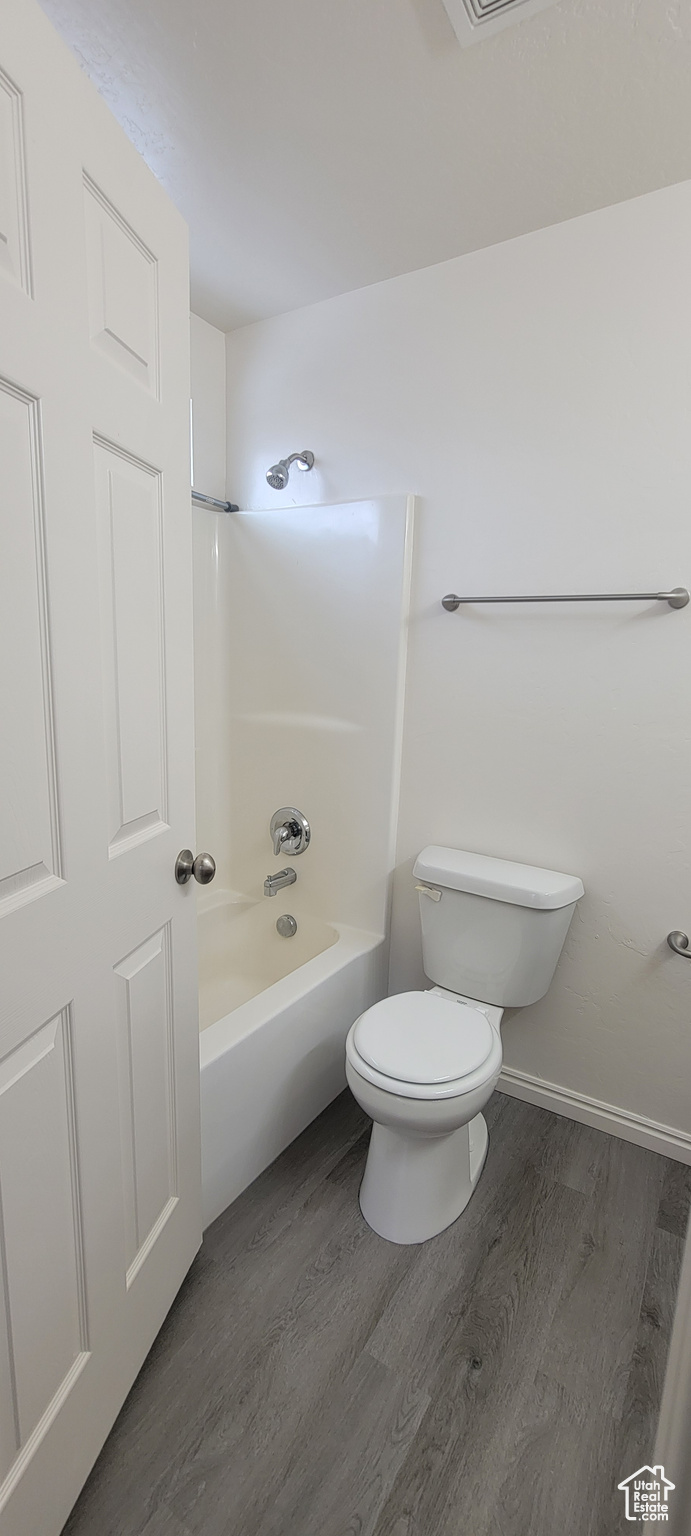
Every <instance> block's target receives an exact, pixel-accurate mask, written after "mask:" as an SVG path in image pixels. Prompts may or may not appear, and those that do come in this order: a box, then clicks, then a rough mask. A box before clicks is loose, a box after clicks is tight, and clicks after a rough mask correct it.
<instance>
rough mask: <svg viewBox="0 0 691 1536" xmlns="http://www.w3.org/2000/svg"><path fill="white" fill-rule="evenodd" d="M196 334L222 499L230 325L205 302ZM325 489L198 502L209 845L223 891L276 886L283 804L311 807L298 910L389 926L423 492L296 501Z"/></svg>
mask: <svg viewBox="0 0 691 1536" xmlns="http://www.w3.org/2000/svg"><path fill="white" fill-rule="evenodd" d="M191 339H192V347H191V353H192V422H193V457H194V481H195V486H196V488H197V489H198V490H201V491H204V492H205V493H207V494H209V495H212V496H219V497H225V496H226V472H225V448H226V403H225V338H224V336H223V334H222V332H221V331H218V330H216V329H215V327H213V326H211V325H208V324H207V323H206V321H204V320H200V319H199V318H198V316H196V315H193V316H192V331H191ZM274 457H275V455H274ZM268 462H269V461H267V464H266V465H265V466H264V469H266V468H267V467H268ZM271 462H273V460H272V461H271ZM228 487H229V495H230V493H231V492H232V493H233V494H232V496H231V499H235V496H234V483H233V480H232V477H231V479H230V480H229V482H228ZM313 490H314V487H313V484H312V476H311V475H310V476H309V477H303V476H302V475H301V474H299V473H298V472H297V471H294V475H293V480H292V481H291V495H290V496H289V497H288V498H286V497H283V496H281V497H277V496H276V495H275V493H274V496H273V505H272V507H271V510H264V511H262V510H259V511H258V512H255V513H252V512H248V511H246V510H243V511H241V512H239V513H233V514H231V515H228V514H227V513H217V512H213V511H211V510H210V509H207V508H195V509H194V511H193V534H194V544H193V549H194V607H195V690H196V700H195V714H196V721H195V726H196V749H197V750H196V773H197V847H198V849H201V848H205V849H208V850H209V852H211V853H213V855H214V857H215V859H216V864H217V876H216V880H215V882H214V885H213V887H212V890H211V891H210V892H209V893H208V897H209V898H210V899H211V900H212V901H215V900H216V899H217V898H218V896H219V894H220V892H221V890H222V889H224V888H225V889H226V890H231V891H234V892H236V893H240V894H242V895H243V896H244V897H249V898H250V899H251V900H261V899H263V882H264V877H265V875H267V874H268V873H269V872H271V871H273V870H275V869H277V868H278V867H279V865H278V864H277V863H276V860H275V858H274V856H273V851H272V848H271V842H270V838H269V830H268V827H269V819H270V817H271V815H272V813H273V811H275V810H278V808H279V807H280V806H283V805H296V806H297V807H298V809H300V810H302V811H303V812H304V814H305V815H306V816H307V817H308V819H309V821H310V824H311V827H312V834H313V837H312V843H311V845H310V848H309V850H308V852H307V854H306V856H305V857H304V858H300V860H299V862H298V863H297V864H296V865H295V866H294V867H295V868H296V869H297V872H298V880H299V898H300V901H299V905H300V907H301V909H302V910H306V911H308V912H311V913H313V914H317V915H319V916H324V917H328V918H330V919H331V920H332V921H338V922H341V923H349V924H352V925H354V926H355V927H360V928H364V929H367V930H368V931H370V932H376V933H383V932H384V931H385V928H386V925H387V907H388V898H389V885H390V880H389V876H390V870H391V865H392V861H393V853H392V848H393V843H394V841H395V811H396V809H397V804H398V801H397V795H398V776H399V771H400V739H401V729H402V712H403V698H402V681H403V674H404V664H405V628H404V626H405V623H406V619H407V605H408V600H409V586H410V546H411V539H412V506H411V507H410V508H408V507H407V505H406V501H407V499H406V497H403V496H393V497H387V498H380V499H379V500H377V501H371V500H370V501H366V502H358V503H354V504H353V503H351V504H350V505H348V506H342V505H340V506H333V507H328V508H324V507H320V508H315V507H307V508H304V507H296V506H295V500H296V497H295V494H294V493H295V491H298V492H299V493H301V498H300V499H301V500H302V501H304V500H306V499H307V496H308V495H309V492H310V491H313ZM358 597H359V598H360V600H361V602H362V604H363V605H364V606H363V610H362V611H361V613H360V614H358V611H357V601H358ZM344 641H345V642H346V643H345V645H344ZM392 811H393V812H394V818H393V824H392ZM286 862H292V861H290V860H288V861H286V859H285V858H284V859H283V863H286ZM295 899H296V898H293V902H292V906H295ZM288 905H289V906H291V903H288ZM291 909H292V908H291ZM281 910H283V909H282V908H281ZM296 910H297V908H296ZM276 915H278V911H277V914H276Z"/></svg>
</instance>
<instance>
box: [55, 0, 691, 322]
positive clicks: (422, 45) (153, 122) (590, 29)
mask: <svg viewBox="0 0 691 1536" xmlns="http://www.w3.org/2000/svg"><path fill="white" fill-rule="evenodd" d="M41 3H42V6H43V9H44V10H45V11H46V13H47V15H48V16H49V17H50V19H51V20H52V21H53V23H54V24H55V26H56V27H57V28H58V30H59V31H60V32H61V33H62V35H63V37H64V38H65V39H66V41H67V42H68V43H69V44H70V46H71V48H72V49H73V50H74V52H75V54H76V55H77V57H78V58H79V60H80V61H81V63H82V64H83V66H84V68H85V69H86V71H87V73H88V74H89V75H90V76H91V79H92V80H93V81H94V83H95V84H96V86H97V87H98V89H99V91H100V92H101V94H102V95H103V96H104V97H105V99H106V101H107V102H108V103H109V105H110V107H111V108H112V110H113V112H114V113H115V116H116V117H117V118H118V119H119V121H120V122H121V123H122V125H123V127H124V128H125V129H126V131H127V133H128V134H129V136H130V138H131V139H132V140H133V142H134V143H135V144H136V145H137V147H138V149H139V150H140V151H141V153H142V155H143V156H144V158H145V160H147V161H148V164H149V165H150V166H151V168H152V170H153V171H154V172H155V174H156V175H157V177H158V178H159V180H160V181H161V182H162V183H163V185H164V186H165V187H166V189H167V190H168V192H169V193H170V195H171V197H172V198H173V200H174V202H175V203H176V204H177V206H178V207H179V208H180V209H181V211H182V213H183V214H184V215H185V218H186V219H187V221H188V223H189V226H190V236H191V257H192V307H193V309H194V310H196V312H197V313H198V314H200V315H202V316H204V317H205V318H206V319H207V320H210V321H211V322H212V323H213V324H214V325H217V326H220V327H221V328H222V329H223V330H230V329H232V328H233V327H235V326H238V325H242V324H245V323H247V322H248V321H251V320H255V319H259V318H262V317H265V316H268V315H272V314H277V313H280V312H282V311H285V310H289V309H296V308H298V307H300V306H301V305H303V304H309V303H314V302H315V301H317V300H319V299H325V298H330V297H332V296H333V295H335V294H338V293H343V292H347V291H348V290H350V289H354V288H360V287H363V286H365V285H366V284H369V283H375V282H378V281H380V280H381V279H383V278H388V277H393V276H395V275H397V274H399V273H402V272H409V271H413V270H415V269H416V268H418V267H425V266H429V265H431V264H433V263H434V262H439V261H444V260H446V259H447V258H448V257H451V256H458V255H461V254H462V253H463V252H466V251H471V250H476V249H478V248H479V247H481V246H485V245H491V244H493V243H494V242H496V241H499V240H506V239H509V238H510V237H511V236H513V235H519V234H523V233H525V232H527V231H528V230H532V229H538V228H541V227H543V226H545V225H547V224H553V223H556V222H558V221H559V220H561V219H568V218H571V217H573V216H575V215H577V214H580V213H584V212H587V211H589V210H591V209H593V208H599V207H603V206H605V205H607V204H609V203H615V202H619V201H621V200H623V199H624V198H628V197H634V196H636V195H637V194H639V193H642V192H648V191H651V190H653V189H654V188H657V187H661V186H666V185H668V184H670V183H672V182H675V181H681V180H685V179H686V178H688V177H691V0H559V3H558V4H556V5H554V6H553V7H552V8H549V9H547V10H544V11H542V12H540V13H539V14H537V15H531V16H529V17H528V18H527V19H524V20H521V21H519V22H517V23H516V24H514V25H513V26H511V27H508V28H507V29H506V30H505V31H502V32H501V33H499V34H498V35H497V36H493V37H490V38H487V39H485V40H482V41H480V42H478V43H476V44H473V46H471V47H469V48H461V47H459V44H458V42H457V40H456V37H455V35H454V32H453V30H452V27H451V23H450V21H449V19H448V16H447V14H446V11H445V10H444V7H443V5H442V0H290V3H287V0H41Z"/></svg>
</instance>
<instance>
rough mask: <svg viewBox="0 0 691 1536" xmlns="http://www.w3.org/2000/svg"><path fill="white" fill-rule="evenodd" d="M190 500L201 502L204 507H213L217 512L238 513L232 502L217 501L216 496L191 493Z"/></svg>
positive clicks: (197, 492) (238, 509) (199, 492)
mask: <svg viewBox="0 0 691 1536" xmlns="http://www.w3.org/2000/svg"><path fill="white" fill-rule="evenodd" d="M192 500H193V501H201V502H202V503H203V505H204V506H205V507H215V508H216V511H217V512H239V511H240V508H239V507H238V506H236V504H235V502H234V501H219V500H218V497H217V496H205V495H204V494H203V492H202V491H194V490H193V491H192Z"/></svg>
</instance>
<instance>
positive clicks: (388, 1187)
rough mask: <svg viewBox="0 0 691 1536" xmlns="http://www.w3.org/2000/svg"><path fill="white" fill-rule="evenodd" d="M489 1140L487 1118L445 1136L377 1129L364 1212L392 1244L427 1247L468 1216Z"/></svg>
mask: <svg viewBox="0 0 691 1536" xmlns="http://www.w3.org/2000/svg"><path fill="white" fill-rule="evenodd" d="M488 1145H489V1135H488V1131H487V1125H486V1123H485V1118H484V1115H475V1118H474V1119H473V1120H470V1121H469V1122H468V1124H466V1125H462V1126H460V1128H459V1129H458V1130H457V1131H451V1132H450V1133H449V1134H447V1135H445V1136H409V1135H402V1134H401V1132H400V1131H397V1130H394V1129H393V1128H392V1127H391V1126H388V1125H378V1124H377V1123H376V1122H375V1124H374V1125H373V1126H372V1138H371V1141H370V1145H369V1152H368V1154H367V1166H366V1168H365V1173H364V1177H363V1180H362V1184H361V1185H360V1210H361V1211H362V1214H363V1216H364V1218H365V1221H366V1222H367V1225H368V1226H370V1227H371V1228H372V1231H373V1232H376V1233H378V1235H379V1237H385V1238H386V1240H387V1242H389V1243H424V1242H426V1241H427V1239H428V1238H430V1237H436V1236H437V1233H439V1232H443V1231H444V1229H445V1228H446V1227H450V1226H451V1223H452V1222H453V1221H456V1220H457V1218H458V1217H459V1216H460V1214H461V1211H464V1210H465V1208H466V1206H467V1204H468V1201H469V1199H470V1196H471V1195H472V1193H473V1190H474V1188H475V1185H476V1184H477V1181H478V1179H479V1177H480V1174H481V1173H482V1169H483V1166H484V1162H485V1158H486V1156H487V1147H488Z"/></svg>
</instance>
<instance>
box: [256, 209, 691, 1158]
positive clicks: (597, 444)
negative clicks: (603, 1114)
mask: <svg viewBox="0 0 691 1536" xmlns="http://www.w3.org/2000/svg"><path fill="white" fill-rule="evenodd" d="M690 258H691V186H690V185H689V184H684V185H681V186H678V187H674V188H671V189H667V190H665V191H661V192H657V193H653V194H651V195H649V196H646V197H643V198H640V199H637V200H636V201H633V202H630V203H625V204H620V205H618V206H617V207H614V208H609V209H605V210H604V211H602V212H598V213H595V214H590V215H587V216H585V217H583V218H580V219H576V220H574V221H572V222H570V223H567V224H562V225H558V226H556V227H552V228H549V229H546V230H541V231H539V232H538V233H536V234H532V235H528V236H525V237H523V238H521V239H518V240H515V241H512V242H509V243H506V244H503V245H499V246H494V247H492V248H490V249H488V250H484V251H480V252H476V253H474V254H472V255H469V256H465V257H462V258H459V259H458V260H455V261H451V262H448V263H445V264H443V265H441V266H436V267H432V268H428V269H426V270H424V271H420V272H416V273H412V274H409V275H407V276H405V277H402V278H398V279H394V280H392V281H390V282H386V283H383V284H380V285H377V286H375V287H371V288H367V289H363V290H360V291H358V292H356V293H351V294H348V295H345V296H343V297H341V298H338V299H334V300H331V301H328V302H326V303H323V304H320V305H315V306H313V307H310V308H308V309H304V310H302V311H299V312H296V313H293V314H289V315H286V316H283V317H281V318H279V319H276V320H272V321H266V322H264V323H261V324H258V325H256V326H252V327H247V328H246V329H244V330H241V331H237V332H235V333H233V334H232V335H231V336H230V337H229V338H228V346H227V356H228V410H229V416H228V423H229V426H228V464H229V472H230V479H229V483H231V484H232V487H233V494H234V496H235V497H236V498H237V499H239V500H242V501H243V502H244V504H246V505H252V506H255V507H262V506H272V505H275V501H276V493H274V492H271V491H270V490H269V488H268V487H267V485H266V483H265V480H264V471H265V468H266V466H267V464H269V463H271V462H272V461H273V460H274V459H275V458H276V457H277V456H278V455H283V454H285V453H287V452H288V451H291V450H293V449H300V448H303V447H309V448H312V449H313V450H314V452H315V454H316V455H317V459H318V465H319V467H318V471H316V470H315V472H314V481H313V482H312V497H313V499H315V500H317V499H319V500H322V499H323V500H324V501H333V500H340V499H351V498H352V499H355V498H361V497H373V496H379V495H382V494H384V493H390V492H415V493H418V494H419V496H420V497H421V498H422V502H421V513H420V516H419V518H418V533H417V537H416V544H417V557H416V564H415V572H414V599H413V604H414V605H413V615H412V621H411V629H410V655H409V670H408V692H407V706H406V730H405V744H404V767H403V785H402V803H401V814H400V826H399V853H398V864H399V867H398V873H397V883H396V895H395V905H394V919H393V959H392V987H393V989H394V990H399V989H401V988H405V987H410V986H418V985H422V984H423V976H422V971H421V967H420V952H419V938H418V920H417V909H416V899H415V898H414V895H413V891H412V883H413V882H412V880H411V878H410V866H411V861H412V859H413V858H414V855H415V853H416V852H417V851H418V849H419V848H421V847H422V846H423V845H424V844H425V843H427V842H430V841H433V842H439V843H448V844H450V845H452V846H457V847H462V848H463V847H466V848H471V849H477V850H479V851H482V852H487V853H492V854H496V855H505V856H507V857H509V858H513V859H520V860H525V861H527V862H531V863H541V864H544V865H546V866H551V867H553V868H557V869H564V870H567V871H572V872H574V873H577V874H580V875H581V876H582V878H583V880H584V882H585V885H586V890H587V896H586V898H585V900H584V901H583V902H582V903H581V906H580V908H579V910H578V913H577V917H576V919H575V921H574V923H573V925H572V930H571V934H570V937H569V940H568V944H567V950H566V952H565V954H564V956H563V958H562V961H561V963H560V966H559V969H558V971H557V975H556V978H555V981H554V983H553V985H552V988H551V990H550V992H549V994H548V996H547V998H545V999H544V1000H543V1001H542V1002H541V1003H539V1004H537V1005H536V1006H534V1007H532V1008H529V1009H525V1010H524V1011H523V1012H522V1013H520V1014H518V1015H516V1016H515V1017H514V1018H513V1019H511V1020H510V1021H508V1023H507V1027H506V1029H505V1032H504V1038H505V1056H506V1060H507V1062H508V1063H509V1064H510V1065H511V1066H512V1067H514V1068H518V1069H520V1070H522V1071H524V1072H526V1073H528V1074H531V1075H534V1076H536V1077H538V1078H541V1079H546V1080H548V1081H551V1082H553V1083H557V1084H561V1085H564V1086H565V1087H566V1088H568V1089H570V1090H571V1091H573V1092H575V1093H580V1094H585V1095H590V1096H593V1097H595V1098H597V1099H600V1100H604V1101H606V1102H609V1103H612V1104H614V1105H617V1106H620V1107H621V1108H622V1109H625V1110H628V1111H631V1112H633V1113H636V1114H639V1115H643V1116H648V1117H650V1118H651V1119H653V1120H655V1121H660V1122H663V1123H666V1124H669V1125H671V1126H673V1127H677V1128H678V1129H680V1130H682V1131H686V1132H689V1131H691V1103H690V1100H689V1094H688V1081H689V1067H690V1065H691V1017H690V1014H691V1007H690V1003H691V991H690V988H691V968H689V967H688V966H687V965H686V962H685V961H684V960H680V959H678V958H676V957H674V956H673V955H672V954H671V952H670V951H669V950H668V949H667V948H666V946H665V935H666V933H667V932H668V930H669V929H671V928H676V927H681V928H684V929H686V930H688V929H689V928H691V881H690V879H689V875H690V864H691V839H690V838H689V811H688V807H689V800H690V794H689V772H688V767H689V738H690V736H691V712H690V711H689V708H688V700H687V695H688V687H687V682H686V678H687V673H688V666H689V658H690V636H691V627H690V626H691V607H690V608H687V609H685V610H683V611H681V612H676V613H673V612H671V611H670V610H669V609H668V608H667V607H652V606H649V607H646V606H645V605H643V606H641V607H638V606H631V607H628V606H627V607H623V606H622V607H605V606H601V607H598V608H591V607H586V606H584V607H579V608H568V607H559V608H539V609H538V608H535V609H533V608H524V609H518V608H507V609H501V608H476V609H469V610H462V611H460V612H459V613H457V614H455V615H449V614H446V613H444V612H443V611H442V610H441V608H440V606H439V600H440V598H441V596H442V594H443V593H444V592H446V591H448V590H449V589H456V590H461V591H462V590H465V591H467V592H473V591H476V592H493V591H496V592H502V591H505V592H506V591H511V590H515V591H519V592H520V591H530V590H533V591H538V592H539V591H540V590H542V591H547V590H550V589H551V590H554V591H559V590H564V589H566V590H567V591H568V590H569V589H572V590H574V591H576V590H578V589H582V590H593V589H595V590H597V589H600V590H603V591H606V590H613V591H616V590H626V589H636V588H642V589H651V588H657V587H658V586H660V587H662V586H665V585H666V584H668V583H669V584H670V585H676V584H687V583H689V582H690V581H691V517H690V515H689V513H690V506H689V501H690V491H691V378H690V359H691V303H690V302H689V293H690V289H689V272H690V271H691V264H690ZM299 491H300V486H299V485H296V484H295V483H294V481H291V487H290V492H289V495H295V494H297V493H298V492H299ZM285 600H286V601H289V594H286V595H285ZM353 618H354V622H356V615H354V616H353ZM347 643H348V638H347V636H346V637H344V644H346V645H347Z"/></svg>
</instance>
